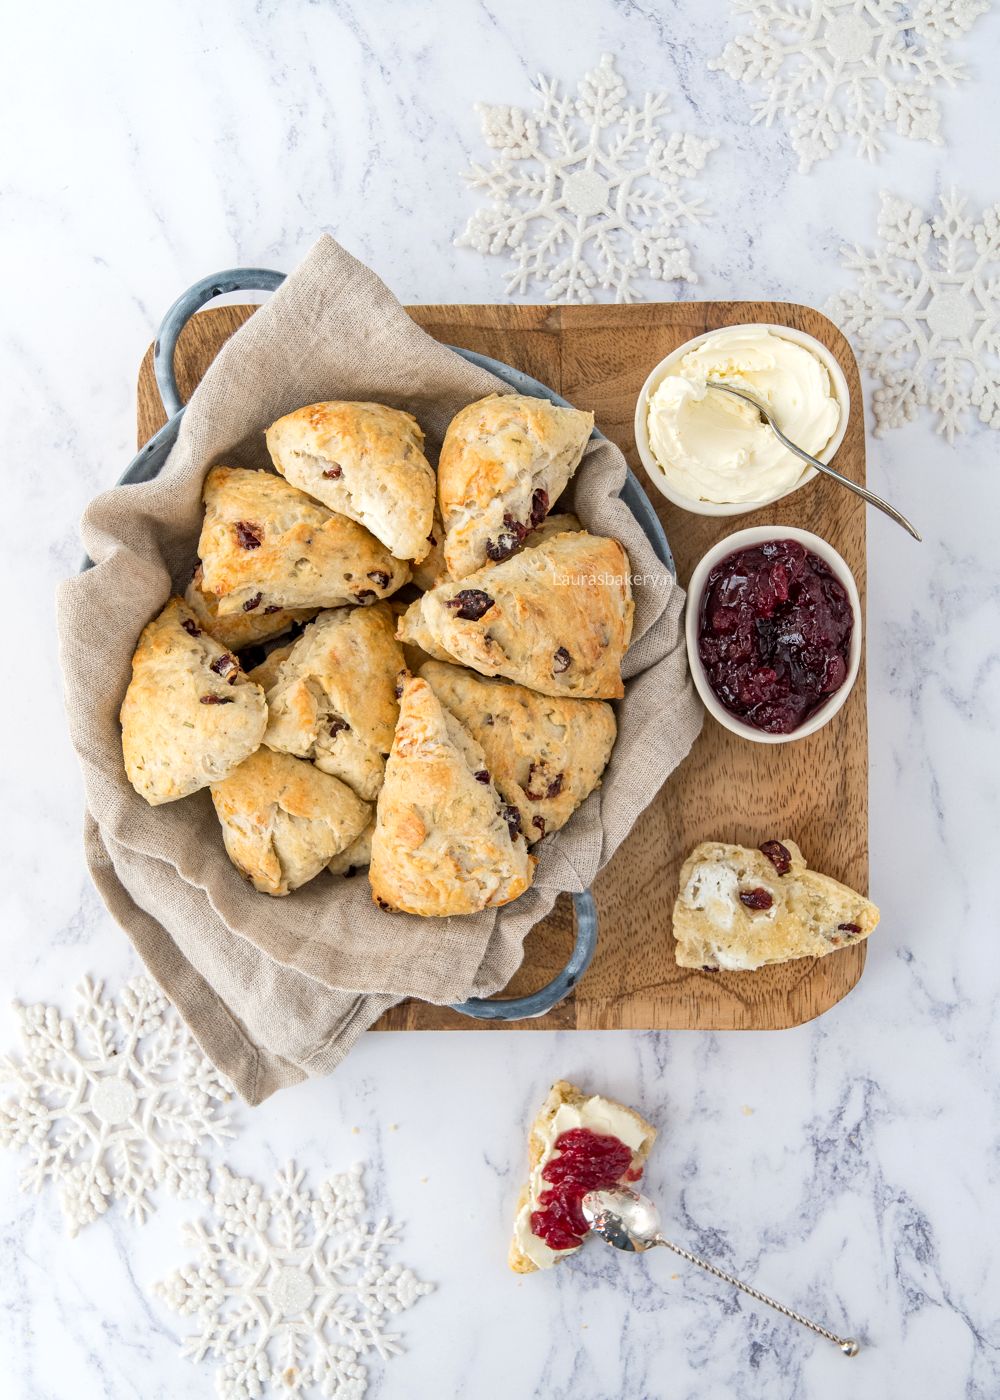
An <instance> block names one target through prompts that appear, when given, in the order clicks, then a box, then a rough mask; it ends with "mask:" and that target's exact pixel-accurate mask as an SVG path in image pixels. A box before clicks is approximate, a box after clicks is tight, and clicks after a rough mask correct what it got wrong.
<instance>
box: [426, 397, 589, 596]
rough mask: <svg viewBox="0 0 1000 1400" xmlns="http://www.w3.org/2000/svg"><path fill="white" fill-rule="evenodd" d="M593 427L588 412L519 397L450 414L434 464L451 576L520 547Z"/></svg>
mask: <svg viewBox="0 0 1000 1400" xmlns="http://www.w3.org/2000/svg"><path fill="white" fill-rule="evenodd" d="M593 426H594V415H593V414H592V413H581V412H580V410H579V409H576V408H557V407H556V405H555V404H552V403H550V402H549V401H548V399H535V398H529V397H527V396H526V395H522V394H502V395H501V394H491V395H490V396H489V397H488V398H485V399H480V400H479V401H478V402H477V403H470V404H469V405H468V407H467V408H463V409H462V411H461V412H460V413H457V414H456V415H455V417H454V418H453V419H452V420H451V423H450V424H449V426H448V431H447V432H446V433H445V438H444V443H443V445H442V447H441V457H440V460H439V462H438V502H439V504H440V507H441V519H442V520H443V521H444V531H445V540H444V553H445V559H446V561H447V564H448V572H449V574H450V575H451V577H452V578H465V576H466V575H467V574H471V573H473V572H474V571H475V570H476V569H481V568H482V567H483V565H484V564H488V563H490V562H491V561H492V562H493V563H498V562H499V561H500V560H502V559H509V558H510V556H511V555H512V554H515V553H516V552H517V551H518V550H519V549H520V548H521V545H522V544H523V543H524V540H525V537H526V536H527V535H528V534H529V533H530V532H531V531H532V530H533V529H534V528H535V527H536V526H537V525H540V524H541V522H542V521H543V520H544V519H545V517H546V515H548V513H549V507H550V506H553V505H555V502H556V497H557V496H559V495H560V494H561V492H562V491H563V489H564V487H565V486H566V483H567V482H568V481H569V479H570V477H571V476H572V475H573V473H574V472H575V471H576V468H577V465H578V464H579V461H580V458H581V457H582V456H583V450H584V448H585V447H586V446H587V441H588V439H589V437H590V434H591V430H592V429H593Z"/></svg>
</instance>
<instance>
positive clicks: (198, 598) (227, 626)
mask: <svg viewBox="0 0 1000 1400" xmlns="http://www.w3.org/2000/svg"><path fill="white" fill-rule="evenodd" d="M201 581H202V568H201V565H200V564H199V565H198V567H197V569H195V571H194V578H192V580H191V582H190V583H189V584H188V586H187V589H186V590H185V593H184V601H185V603H187V605H188V607H189V608H190V609H191V611H192V612H193V613H194V615H195V617H196V618H197V619H198V622H199V624H200V625H201V626H202V627H204V629H205V631H206V632H210V633H211V634H212V636H213V637H214V638H215V640H216V641H217V642H219V643H220V644H221V645H222V646H224V647H228V648H229V650H230V651H242V650H243V649H244V647H252V646H259V645H260V643H261V642H267V641H270V639H271V638H272V637H280V636H281V634H282V632H287V631H288V629H289V628H290V627H293V626H294V625H295V623H296V622H308V621H309V619H310V618H311V617H315V616H316V613H317V612H318V611H319V609H318V608H262V607H258V608H254V609H253V610H252V611H251V612H244V611H243V609H242V608H241V609H240V610H239V612H234V613H227V614H226V615H225V616H224V617H220V616H219V600H218V598H216V597H215V595H214V594H212V593H206V592H205V590H204V589H203V588H202V586H201Z"/></svg>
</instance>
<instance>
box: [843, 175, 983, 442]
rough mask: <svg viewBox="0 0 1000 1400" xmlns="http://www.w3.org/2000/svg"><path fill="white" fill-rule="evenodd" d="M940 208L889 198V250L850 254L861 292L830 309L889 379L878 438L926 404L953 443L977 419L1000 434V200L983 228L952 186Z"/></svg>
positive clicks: (876, 372)
mask: <svg viewBox="0 0 1000 1400" xmlns="http://www.w3.org/2000/svg"><path fill="white" fill-rule="evenodd" d="M940 203H941V212H940V214H938V215H937V216H936V217H927V216H926V215H925V214H924V213H923V211H922V210H920V209H917V208H916V207H915V206H914V205H912V204H909V203H907V201H906V200H903V199H897V198H896V197H895V196H893V195H889V194H883V195H882V206H881V209H880V212H879V219H878V235H879V239H880V241H881V245H882V246H881V247H879V248H878V249H876V251H875V252H872V253H869V252H865V251H864V250H863V249H861V248H858V247H854V248H848V247H845V248H843V249H842V254H843V257H844V265H845V267H847V268H848V269H849V270H850V271H852V272H855V273H857V274H858V287H857V290H855V291H850V292H843V293H841V294H839V295H837V296H835V297H834V298H833V299H832V300H831V301H830V302H829V303H828V305H827V308H826V310H827V313H828V314H829V315H830V316H831V317H832V318H833V319H834V320H835V321H836V322H837V323H838V324H839V325H840V326H841V328H842V329H843V330H844V331H845V333H846V334H847V335H848V336H850V337H852V338H853V339H854V340H855V343H856V345H857V348H858V350H859V351H860V358H861V361H862V363H863V364H864V366H865V368H866V369H867V370H868V371H869V372H870V373H871V374H872V376H873V377H874V378H876V379H878V380H880V381H881V383H880V386H879V388H877V389H876V391H875V396H874V404H873V407H874V415H875V432H876V433H877V434H879V435H881V434H882V433H884V432H885V430H886V429H887V428H898V427H901V426H902V425H903V423H905V422H907V421H908V420H910V419H912V418H913V417H914V416H915V415H916V412H917V409H918V408H921V407H924V406H928V407H930V408H931V409H932V410H933V411H934V412H935V413H936V414H937V416H938V431H939V432H942V433H944V434H945V436H946V437H947V438H948V441H949V442H951V441H952V440H953V438H954V436H955V433H956V432H960V431H962V430H963V428H964V427H965V425H966V420H967V418H968V417H969V416H970V415H972V414H973V413H976V414H978V416H979V420H980V422H982V423H985V424H987V425H988V426H989V427H991V428H1000V204H994V205H992V206H991V207H989V208H987V209H984V210H983V213H982V216H981V218H980V220H979V222H978V223H977V222H976V221H975V220H974V219H973V218H972V217H971V216H970V215H969V214H967V213H966V205H967V201H966V200H965V199H964V198H961V197H960V196H959V195H958V194H957V193H956V192H955V191H954V190H952V191H951V192H950V193H948V194H944V195H942V196H941V199H940Z"/></svg>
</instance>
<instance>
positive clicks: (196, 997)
mask: <svg viewBox="0 0 1000 1400" xmlns="http://www.w3.org/2000/svg"><path fill="white" fill-rule="evenodd" d="M84 851H85V854H86V860H87V868H88V870H89V871H90V875H91V879H92V880H93V881H94V884H95V886H96V887H97V892H98V894H99V895H100V896H101V899H102V900H103V902H104V905H105V908H106V909H107V910H108V913H109V914H110V915H111V917H112V918H113V919H114V921H115V923H116V924H117V925H118V927H119V928H120V929H122V931H123V932H124V933H125V934H126V935H127V936H128V939H129V941H130V943H131V944H132V946H133V947H134V948H135V950H136V952H137V953H138V954H139V957H140V958H141V959H142V962H143V964H144V966H145V967H146V970H147V972H148V973H149V975H150V976H151V977H152V978H153V981H154V982H155V983H156V984H157V986H158V987H159V988H160V990H161V991H162V992H163V994H164V996H166V997H167V998H168V1000H169V1001H170V1002H171V1004H172V1005H173V1006H174V1007H175V1008H176V1010H177V1012H178V1014H179V1015H180V1017H181V1020H182V1021H183V1022H184V1024H185V1025H186V1026H187V1028H188V1030H189V1031H190V1032H191V1034H192V1035H193V1036H194V1038H195V1040H196V1041H197V1042H198V1045H199V1046H200V1047H201V1050H202V1052H203V1053H204V1054H205V1055H206V1056H207V1058H208V1059H209V1060H211V1061H212V1063H213V1064H214V1065H215V1067H216V1068H217V1069H219V1070H221V1071H222V1073H223V1074H225V1075H226V1077H227V1078H228V1079H230V1080H231V1081H232V1083H233V1085H234V1087H235V1088H236V1090H237V1092H238V1093H239V1095H240V1097H241V1098H243V1099H244V1100H245V1101H246V1102H247V1103H248V1104H249V1105H250V1106H251V1107H255V1106H256V1105H257V1104H259V1103H263V1101H264V1099H266V1098H268V1097H269V1096H270V1095H271V1094H273V1093H275V1092H276V1091H277V1090H278V1089H281V1088H284V1087H285V1086H287V1085H290V1084H298V1083H300V1082H301V1081H302V1080H303V1079H304V1078H305V1077H306V1076H305V1072H304V1071H303V1070H302V1069H300V1068H299V1066H298V1065H295V1064H293V1063H292V1062H291V1061H290V1060H285V1059H283V1058H282V1057H281V1056H280V1055H275V1054H273V1053H272V1052H270V1051H267V1050H262V1049H261V1048H260V1047H259V1046H257V1045H255V1044H254V1042H253V1041H252V1040H251V1039H250V1038H249V1036H248V1035H247V1033H246V1031H245V1030H244V1028H243V1027H242V1026H241V1025H240V1024H239V1022H238V1021H237V1020H236V1018H235V1017H234V1016H233V1014H232V1012H231V1011H230V1010H229V1007H228V1006H227V1005H226V1004H225V1002H224V1001H223V1000H222V999H221V997H220V996H219V995H218V993H217V992H216V991H215V989H214V988H213V987H212V986H211V985H210V984H209V983H208V982H206V980H205V979H204V977H202V976H201V974H200V973H199V972H197V971H196V970H195V969H194V968H193V967H192V965H191V964H190V963H189V962H188V960H187V959H186V958H185V957H184V955H183V954H182V953H181V952H180V950H179V948H178V947H177V945H176V943H175V942H174V941H173V939H172V938H171V937H170V935H169V934H168V933H167V931H166V929H165V928H164V927H163V926H162V924H159V923H157V921H156V920H155V919H154V918H153V917H152V915H151V914H148V913H147V912H146V911H145V910H144V909H142V908H141V907H140V906H139V905H138V904H136V902H135V900H133V899H132V897H131V895H130V894H129V893H128V891H127V890H126V889H125V887H124V886H123V885H122V883H121V881H120V880H119V878H118V874H117V872H116V870H115V867H114V863H113V861H112V859H111V856H110V854H109V852H108V850H107V848H106V846H105V845H104V842H103V840H102V837H101V832H100V828H99V827H98V825H97V823H96V822H95V821H94V819H93V817H92V816H91V814H90V813H89V812H87V814H86V818H85V824H84ZM123 900H124V901H127V906H128V919H127V920H126V919H124V918H119V916H118V915H117V914H116V913H115V905H116V904H118V903H120V902H121V901H123ZM206 1003H207V1004H208V1006H209V1007H210V1011H209V1012H207V1013H206V1011H205V1005H206Z"/></svg>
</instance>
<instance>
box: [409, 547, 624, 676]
mask: <svg viewBox="0 0 1000 1400" xmlns="http://www.w3.org/2000/svg"><path fill="white" fill-rule="evenodd" d="M632 614H633V603H632V588H631V584H630V582H629V561H628V556H627V554H626V553H625V550H624V549H623V548H622V546H621V545H620V544H619V543H618V541H617V540H612V539H607V538H605V537H603V536H600V535H591V534H588V532H587V531H586V530H578V531H572V532H569V531H567V532H565V533H563V534H559V535H554V536H553V537H552V538H551V539H547V540H545V541H544V542H543V543H542V544H540V545H539V546H538V547H537V548H536V549H524V550H522V551H521V552H520V553H519V554H516V555H515V556H514V557H513V558H512V559H507V560H505V561H504V562H503V563H502V564H493V565H490V566H489V567H488V568H485V569H480V570H479V571H478V572H477V573H474V574H469V576H468V577H467V578H463V579H458V580H449V581H448V582H447V583H442V584H439V585H438V587H437V588H433V589H431V591H430V592H429V593H424V594H423V596H422V597H420V598H418V599H417V601H416V602H415V603H412V604H411V605H410V607H409V608H408V609H407V610H406V612H405V613H404V614H403V616H402V618H401V619H400V623H399V630H398V632H397V634H396V635H397V636H398V637H399V639H400V641H401V642H403V643H404V644H406V643H409V644H413V645H416V646H418V647H421V648H422V649H423V650H424V651H425V652H426V653H427V654H428V656H431V657H433V658H434V659H435V660H437V661H458V662H460V663H461V664H462V665H463V666H469V667H471V668H472V670H474V671H478V672H479V673H480V675H484V676H505V677H506V678H507V679H508V680H512V681H517V682H518V683H519V684H521V685H526V686H528V687H529V688H530V689H531V690H537V691H539V692H540V693H541V694H542V695H558V696H574V697H575V698H576V699H590V700H593V699H600V700H614V699H618V698H620V697H621V696H622V695H624V693H625V688H624V685H623V683H622V676H621V663H622V657H623V656H624V654H625V649H626V648H627V646H628V644H629V641H630V639H631V636H632Z"/></svg>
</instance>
